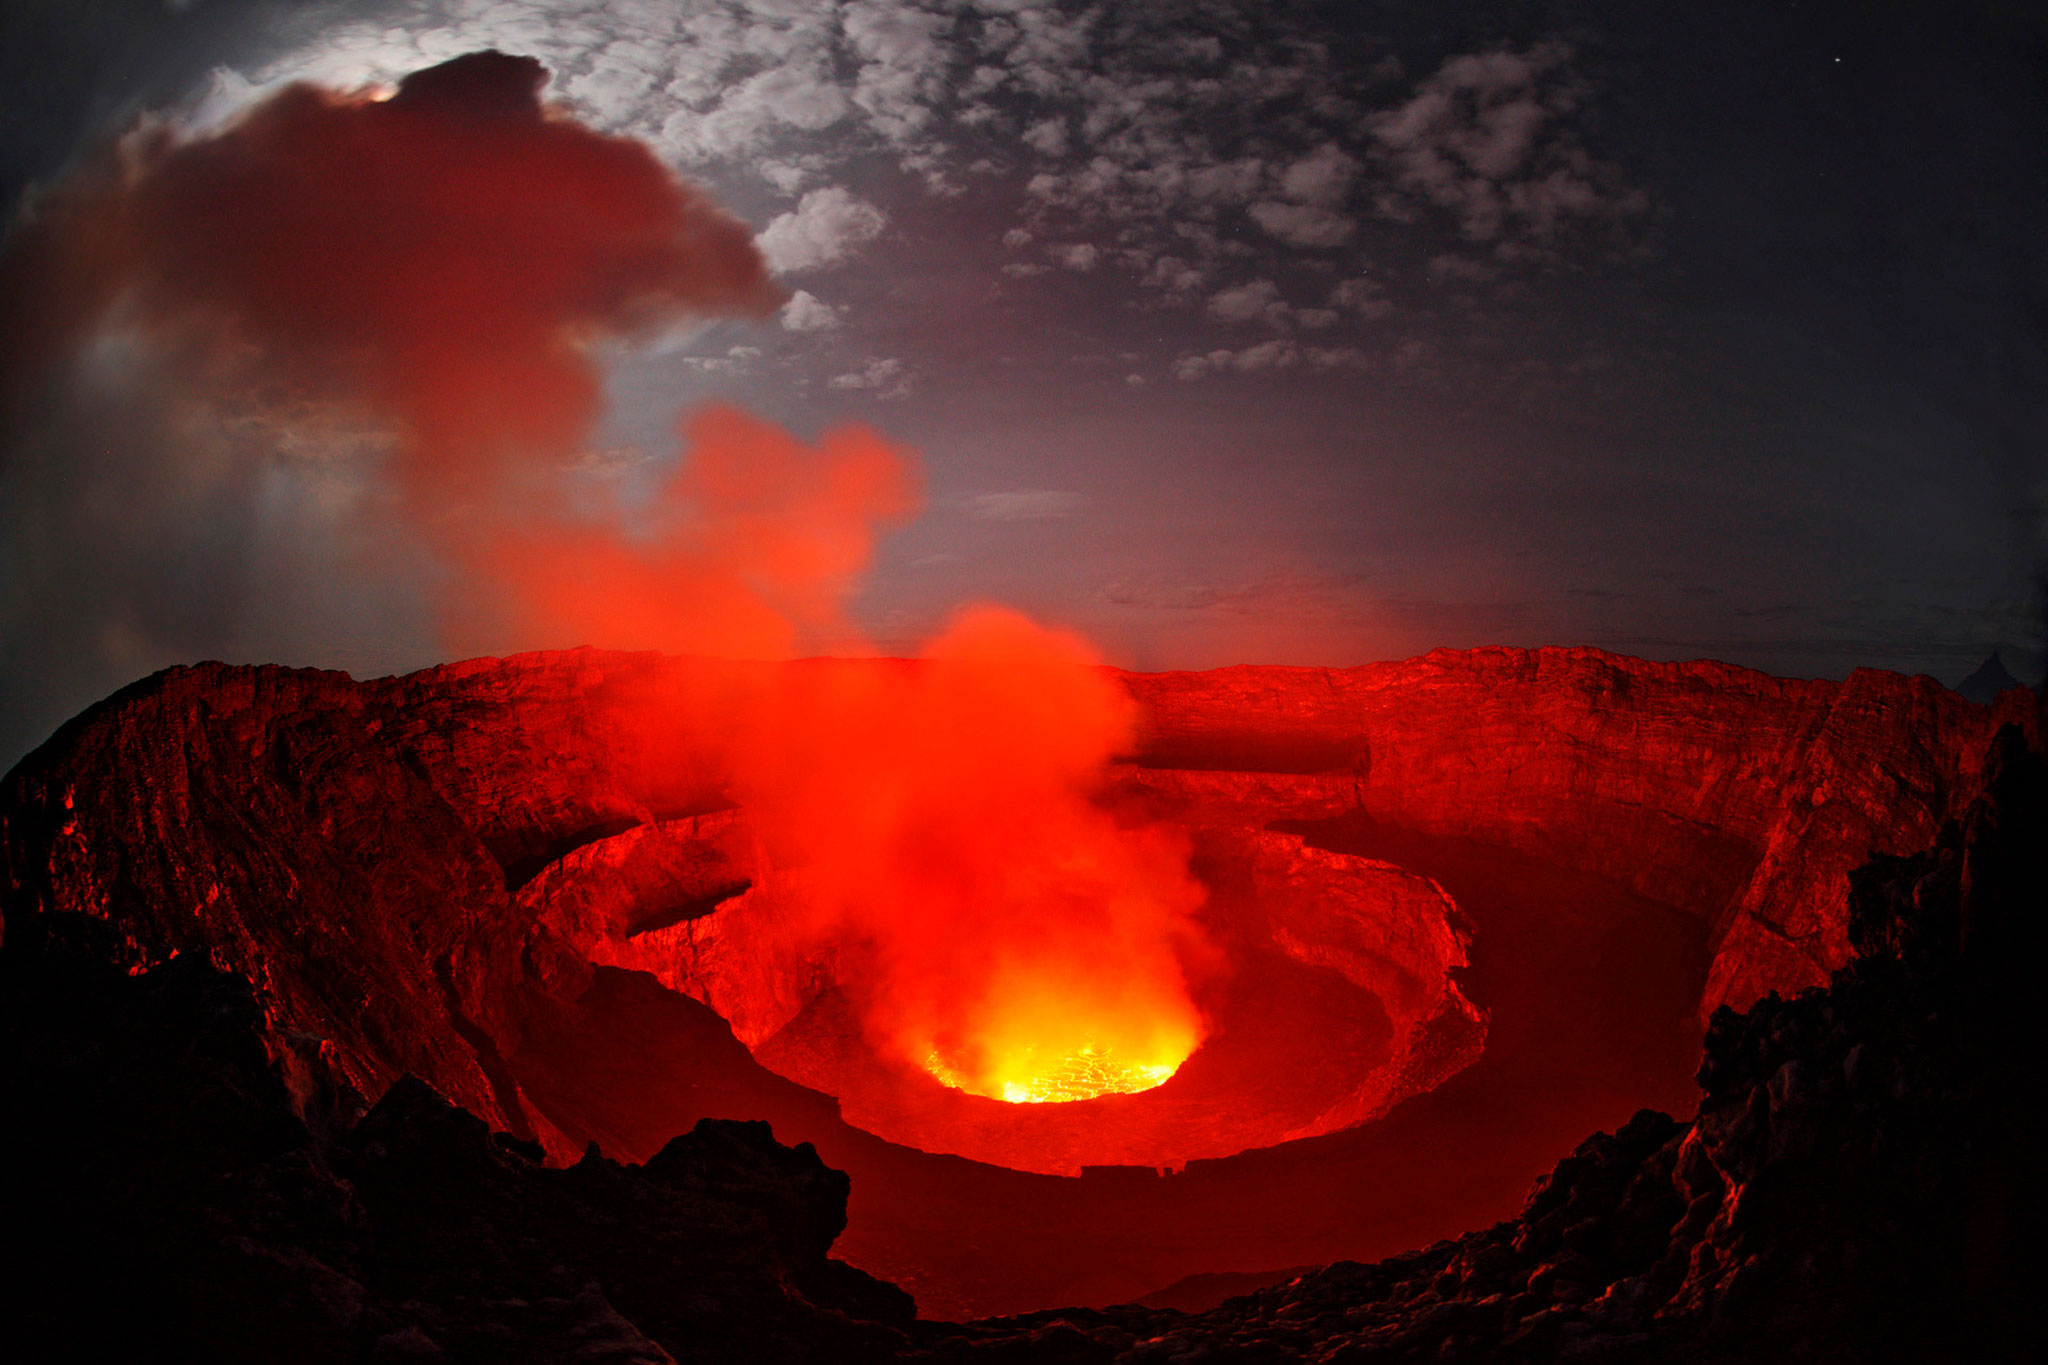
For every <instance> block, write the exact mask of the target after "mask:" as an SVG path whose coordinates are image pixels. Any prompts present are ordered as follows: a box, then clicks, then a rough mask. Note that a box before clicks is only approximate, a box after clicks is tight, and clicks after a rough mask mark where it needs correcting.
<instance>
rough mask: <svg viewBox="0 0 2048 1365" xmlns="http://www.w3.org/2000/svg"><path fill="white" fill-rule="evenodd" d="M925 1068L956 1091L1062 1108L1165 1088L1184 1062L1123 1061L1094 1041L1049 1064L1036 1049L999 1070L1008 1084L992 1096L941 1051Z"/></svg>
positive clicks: (998, 1083) (928, 1059) (1003, 1063)
mask: <svg viewBox="0 0 2048 1365" xmlns="http://www.w3.org/2000/svg"><path fill="white" fill-rule="evenodd" d="M924 1065H925V1070H927V1071H929V1072H931V1073H932V1075H934V1076H936V1077H938V1078H939V1080H941V1081H942V1082H944V1083H945V1084H947V1085H949V1086H951V1087H953V1089H955V1090H966V1091H969V1092H972V1093H975V1094H986V1095H989V1096H990V1098H992V1099H1000V1100H1005V1101H1007V1102H1009V1103H1011V1104H1063V1103H1065V1102H1067V1101H1069V1100H1092V1099H1094V1098H1095V1097H1096V1096H1097V1095H1135V1094H1137V1093H1138V1092H1139V1091H1141V1090H1150V1089H1152V1088H1154V1087H1155V1086H1160V1085H1164V1084H1165V1083H1166V1081H1167V1079H1168V1078H1169V1077H1170V1076H1172V1075H1173V1073H1174V1072H1176V1071H1178V1070H1179V1069H1180V1062H1179V1061H1173V1062H1156V1063H1144V1062H1139V1063H1130V1062H1123V1061H1119V1060H1118V1059H1117V1056H1116V1051H1115V1049H1113V1048H1109V1047H1101V1046H1097V1045H1096V1044H1094V1043H1092V1042H1090V1043H1084V1044H1082V1046H1081V1047H1080V1049H1079V1050H1077V1051H1075V1052H1070V1053H1068V1054H1067V1055H1066V1056H1064V1057H1061V1058H1059V1059H1057V1060H1055V1061H1051V1062H1049V1063H1048V1062H1043V1061H1041V1060H1040V1059H1039V1057H1038V1055H1037V1052H1036V1050H1032V1051H1030V1052H1027V1053H1025V1054H1024V1055H1023V1056H1020V1057H1015V1058H1006V1059H1003V1061H1001V1062H999V1063H998V1064H997V1066H998V1072H999V1074H1000V1075H1002V1076H1003V1077H1004V1079H1000V1080H998V1081H996V1082H995V1085H996V1089H995V1090H994V1092H993V1093H991V1092H990V1091H988V1090H984V1089H983V1088H982V1087H981V1086H980V1085H977V1084H976V1083H975V1082H974V1081H972V1080H970V1079H969V1078H968V1077H967V1076H965V1075H963V1074H962V1073H961V1072H959V1071H957V1070H955V1069H954V1068H953V1067H951V1066H948V1065H947V1064H946V1059H945V1058H943V1057H941V1056H940V1055H939V1054H938V1053H937V1052H936V1051H934V1052H933V1053H931V1055H930V1056H928V1057H926V1058H925V1064H924Z"/></svg>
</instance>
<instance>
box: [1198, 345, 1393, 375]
mask: <svg viewBox="0 0 2048 1365" xmlns="http://www.w3.org/2000/svg"><path fill="white" fill-rule="evenodd" d="M1169 368H1170V370H1171V373H1172V374H1173V377H1174V378H1175V379H1179V380H1182V381H1184V382H1185V381H1192V380H1196V379H1201V378H1203V377H1204V376H1207V375H1212V374H1223V373H1226V372H1233V373H1237V374H1263V373H1266V372H1269V371H1275V370H1293V369H1302V368H1306V369H1309V370H1313V371H1316V372H1318V373H1325V372H1328V371H1331V370H1353V371H1365V370H1371V369H1374V368H1376V367H1375V365H1374V364H1373V361H1372V358H1371V356H1369V355H1368V354H1367V353H1366V352H1364V351H1362V350H1360V349H1359V348H1358V347H1356V346H1302V345H1298V344H1296V343H1295V342H1293V341H1290V340H1288V339H1287V338H1285V337H1275V338H1274V339H1273V340H1271V341H1262V342H1260V343H1259V344H1258V345H1256V346H1247V347H1245V348H1244V349H1242V350H1236V351H1233V350H1231V349H1229V348H1228V347H1219V348H1218V349H1216V350H1213V351H1202V352H1190V353H1184V354H1182V355H1180V356H1178V357H1176V358H1175V360H1174V362H1173V364H1172V365H1171V367H1169Z"/></svg>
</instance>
